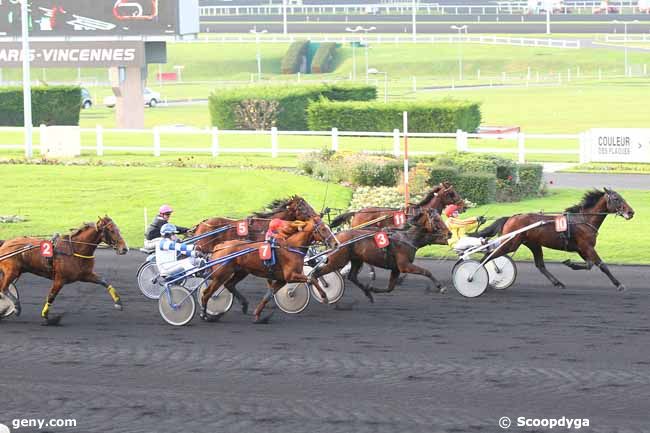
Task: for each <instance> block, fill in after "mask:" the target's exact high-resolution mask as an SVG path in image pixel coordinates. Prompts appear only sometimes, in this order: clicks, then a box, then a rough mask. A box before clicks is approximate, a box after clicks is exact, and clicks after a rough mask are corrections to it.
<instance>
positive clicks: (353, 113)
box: [307, 99, 481, 132]
mask: <svg viewBox="0 0 650 433" xmlns="http://www.w3.org/2000/svg"><path fill="white" fill-rule="evenodd" d="M404 111H407V112H408V113H409V131H411V132H454V131H456V130H457V129H463V130H464V131H474V130H475V129H476V128H477V127H478V126H479V124H480V123H481V112H480V108H479V104H478V103H474V102H467V101H454V100H449V99H447V100H444V101H440V102H396V103H390V104H384V103H381V102H356V101H355V102H349V101H348V102H332V101H329V100H326V99H321V100H319V101H317V102H312V103H311V104H309V107H308V109H307V123H308V125H309V129H311V130H314V131H323V130H328V129H331V128H338V129H339V130H341V131H392V130H393V129H401V128H402V113H403V112H404Z"/></svg>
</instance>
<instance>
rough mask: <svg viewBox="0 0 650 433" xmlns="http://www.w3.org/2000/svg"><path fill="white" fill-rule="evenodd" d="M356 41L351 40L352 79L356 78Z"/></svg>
mask: <svg viewBox="0 0 650 433" xmlns="http://www.w3.org/2000/svg"><path fill="white" fill-rule="evenodd" d="M356 46H357V43H356V41H352V81H356V80H357V55H356V48H355V47H356Z"/></svg>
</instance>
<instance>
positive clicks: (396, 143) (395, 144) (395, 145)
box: [393, 129, 400, 157]
mask: <svg viewBox="0 0 650 433" xmlns="http://www.w3.org/2000/svg"><path fill="white" fill-rule="evenodd" d="M399 154H400V141H399V129H393V155H395V157H399Z"/></svg>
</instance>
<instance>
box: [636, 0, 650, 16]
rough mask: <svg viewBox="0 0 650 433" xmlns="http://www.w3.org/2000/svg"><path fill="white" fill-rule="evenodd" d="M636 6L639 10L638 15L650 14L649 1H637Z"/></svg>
mask: <svg viewBox="0 0 650 433" xmlns="http://www.w3.org/2000/svg"><path fill="white" fill-rule="evenodd" d="M636 6H637V7H638V8H639V13H642V14H650V0H639V2H638V3H637V4H636Z"/></svg>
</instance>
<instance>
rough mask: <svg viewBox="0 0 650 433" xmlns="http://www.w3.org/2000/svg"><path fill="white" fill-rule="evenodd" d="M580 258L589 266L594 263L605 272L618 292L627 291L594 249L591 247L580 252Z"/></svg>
mask: <svg viewBox="0 0 650 433" xmlns="http://www.w3.org/2000/svg"><path fill="white" fill-rule="evenodd" d="M580 256H581V257H582V258H583V259H585V262H587V264H589V263H593V264H595V265H596V266H598V267H599V268H600V270H601V271H603V273H604V274H605V275H607V277H608V278H609V280H610V281H611V282H612V284H614V286H616V290H618V291H619V292H622V291H624V290H625V286H624V285H623V284H621V282H620V281H618V280H617V279H616V277H615V276H614V275H612V272H611V271H610V270H609V268H608V267H607V265H606V264H605V262H603V261H602V259H601V258H600V256H599V255H598V253H597V252H596V250H595V249H594V248H593V247H591V246H589V247H587V248H585V249H584V250H582V251H580Z"/></svg>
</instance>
